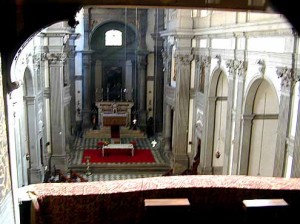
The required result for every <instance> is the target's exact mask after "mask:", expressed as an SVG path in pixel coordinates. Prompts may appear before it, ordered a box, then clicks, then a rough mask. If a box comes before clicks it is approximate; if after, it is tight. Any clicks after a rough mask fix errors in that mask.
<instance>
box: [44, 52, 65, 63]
mask: <svg viewBox="0 0 300 224" xmlns="http://www.w3.org/2000/svg"><path fill="white" fill-rule="evenodd" d="M46 58H47V60H48V61H49V63H50V64H52V65H53V64H56V65H58V64H60V63H64V62H65V60H66V58H67V54H66V53H47V55H46Z"/></svg>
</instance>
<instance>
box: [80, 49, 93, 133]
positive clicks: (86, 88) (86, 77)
mask: <svg viewBox="0 0 300 224" xmlns="http://www.w3.org/2000/svg"><path fill="white" fill-rule="evenodd" d="M82 76H83V77H82V78H83V80H82V81H83V82H82V116H83V118H82V119H83V129H86V128H88V127H91V119H90V111H91V105H92V102H91V92H90V91H91V52H90V51H85V52H82Z"/></svg>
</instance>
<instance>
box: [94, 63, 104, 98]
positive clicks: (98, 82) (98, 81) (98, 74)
mask: <svg viewBox="0 0 300 224" xmlns="http://www.w3.org/2000/svg"><path fill="white" fill-rule="evenodd" d="M94 68H95V71H94V74H95V101H96V102H99V101H102V100H103V94H104V89H105V88H103V85H102V61H101V60H96V62H95V67H94ZM102 90H103V92H102Z"/></svg>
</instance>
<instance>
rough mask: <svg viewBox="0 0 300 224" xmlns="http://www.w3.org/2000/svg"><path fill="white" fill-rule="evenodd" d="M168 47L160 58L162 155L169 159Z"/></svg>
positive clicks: (169, 60) (170, 126) (170, 125)
mask: <svg viewBox="0 0 300 224" xmlns="http://www.w3.org/2000/svg"><path fill="white" fill-rule="evenodd" d="M167 49H168V46H165V50H164V51H162V58H163V64H164V69H163V71H164V99H163V100H164V102H163V141H162V142H163V149H164V154H165V155H166V156H167V157H168V158H169V157H170V155H169V154H170V153H171V128H172V121H171V107H170V105H168V104H167V94H166V93H167V87H168V86H169V85H170V77H171V71H170V62H171V55H169V52H168V50H167Z"/></svg>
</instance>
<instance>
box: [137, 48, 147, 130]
mask: <svg viewBox="0 0 300 224" xmlns="http://www.w3.org/2000/svg"><path fill="white" fill-rule="evenodd" d="M146 65H147V63H146V54H145V52H144V53H142V52H140V53H139V54H138V71H137V76H138V77H137V78H138V83H137V84H138V86H137V88H136V89H137V90H138V99H137V103H138V110H139V111H138V120H139V126H140V127H142V128H143V127H144V128H145V127H146V89H147V88H146Z"/></svg>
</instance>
